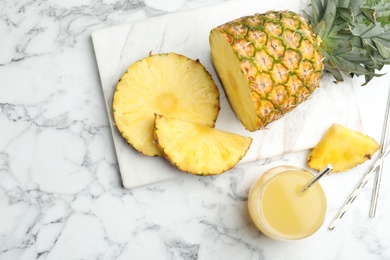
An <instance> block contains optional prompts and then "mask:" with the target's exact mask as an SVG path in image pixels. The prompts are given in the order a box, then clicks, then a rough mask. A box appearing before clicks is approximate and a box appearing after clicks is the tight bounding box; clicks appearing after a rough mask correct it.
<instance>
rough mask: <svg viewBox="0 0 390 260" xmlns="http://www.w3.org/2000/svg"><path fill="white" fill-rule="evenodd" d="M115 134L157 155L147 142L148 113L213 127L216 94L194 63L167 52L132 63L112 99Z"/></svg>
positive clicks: (150, 123)
mask: <svg viewBox="0 0 390 260" xmlns="http://www.w3.org/2000/svg"><path fill="white" fill-rule="evenodd" d="M113 112H114V120H115V123H116V125H117V127H118V130H119V131H120V133H121V134H122V135H123V137H124V138H125V139H126V141H127V142H128V143H129V144H130V145H132V146H133V147H134V148H135V149H136V150H138V151H139V152H141V153H142V154H145V155H148V156H159V155H161V151H160V149H158V147H157V146H156V144H155V143H154V142H153V139H154V126H153V120H154V114H155V113H158V114H163V115H166V116H172V117H175V118H179V119H183V120H188V121H190V122H192V123H196V124H204V125H208V126H210V127H213V126H214V124H215V120H216V119H217V116H218V112H219V90H218V87H217V85H216V84H215V82H214V80H213V79H212V77H211V75H210V74H209V73H208V72H207V71H206V70H205V68H204V67H203V66H202V64H200V62H199V61H194V60H191V59H189V58H187V57H185V56H183V55H179V54H175V53H168V54H156V55H150V56H148V57H146V58H144V59H142V60H139V61H137V62H135V63H134V64H132V65H131V66H130V67H129V68H128V70H127V72H126V73H125V74H124V75H123V76H122V78H121V79H120V80H119V82H118V85H117V86H116V91H115V94H114V100H113Z"/></svg>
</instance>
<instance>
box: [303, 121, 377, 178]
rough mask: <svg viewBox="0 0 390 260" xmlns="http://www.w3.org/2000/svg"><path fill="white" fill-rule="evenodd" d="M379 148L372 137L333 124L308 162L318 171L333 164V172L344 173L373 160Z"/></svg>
mask: <svg viewBox="0 0 390 260" xmlns="http://www.w3.org/2000/svg"><path fill="white" fill-rule="evenodd" d="M379 147H380V146H379V144H378V143H377V142H376V141H375V140H374V139H372V138H371V137H369V136H367V135H364V134H362V133H360V132H358V131H355V130H352V129H349V128H347V127H345V126H342V125H340V124H333V125H332V126H331V127H330V128H329V129H328V130H327V131H326V133H325V134H324V136H323V137H322V138H321V140H320V141H319V142H318V143H317V145H316V146H315V147H314V148H313V149H312V150H311V152H310V153H309V155H308V159H307V162H308V165H309V167H310V168H312V169H315V170H317V171H321V170H322V169H324V168H325V167H326V166H327V165H328V164H331V165H332V166H333V169H332V170H331V172H344V171H347V170H349V169H352V168H354V167H355V166H357V165H358V164H362V163H364V162H365V161H367V160H369V159H371V157H372V156H373V155H374V153H375V152H376V151H378V149H379Z"/></svg>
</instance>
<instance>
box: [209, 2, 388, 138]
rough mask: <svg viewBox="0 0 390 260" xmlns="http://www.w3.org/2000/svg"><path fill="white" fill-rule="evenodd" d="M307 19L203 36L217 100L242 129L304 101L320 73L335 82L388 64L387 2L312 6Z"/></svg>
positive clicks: (262, 22) (272, 19) (267, 18)
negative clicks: (219, 94) (219, 89)
mask: <svg viewBox="0 0 390 260" xmlns="http://www.w3.org/2000/svg"><path fill="white" fill-rule="evenodd" d="M311 8H312V13H311V15H307V14H306V15H305V16H306V18H304V17H303V16H301V15H299V14H297V13H295V12H292V11H268V12H265V13H262V14H254V15H249V16H245V17H241V18H238V19H235V20H232V21H230V22H227V23H225V24H222V25H220V26H218V27H216V28H214V29H212V30H211V32H210V37H209V41H210V52H211V56H212V60H213V63H214V66H215V69H216V71H217V74H218V76H219V78H220V80H221V83H222V86H223V88H224V91H225V94H226V96H227V98H228V100H229V103H230V105H231V107H232V109H233V110H234V112H235V113H236V115H237V117H238V118H239V120H240V121H241V123H242V124H243V125H244V127H245V128H246V129H247V130H249V131H256V130H258V129H262V128H265V127H266V126H267V125H268V124H269V123H271V122H273V121H275V120H277V119H279V118H281V117H282V116H283V115H285V114H286V113H288V112H289V111H291V110H293V109H294V108H295V107H297V106H298V105H299V104H300V103H302V102H304V101H305V100H307V99H309V98H310V96H311V95H312V93H313V91H315V89H317V88H318V87H319V84H320V80H321V78H322V76H323V72H324V71H327V72H330V73H331V74H332V75H333V76H334V77H335V79H336V82H340V81H343V76H348V77H353V76H354V75H357V76H359V75H364V77H365V81H366V82H365V84H366V83H368V82H369V81H370V80H371V79H372V78H373V77H375V76H379V75H378V74H377V72H376V71H378V70H381V69H382V67H383V66H384V65H385V64H390V16H389V12H388V10H390V1H387V0H378V1H366V0H356V1H341V0H328V1H323V0H312V1H311Z"/></svg>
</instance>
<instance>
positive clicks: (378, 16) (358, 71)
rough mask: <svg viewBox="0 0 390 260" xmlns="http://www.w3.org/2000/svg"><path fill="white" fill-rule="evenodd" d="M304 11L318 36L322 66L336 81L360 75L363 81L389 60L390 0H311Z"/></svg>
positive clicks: (371, 76)
mask: <svg viewBox="0 0 390 260" xmlns="http://www.w3.org/2000/svg"><path fill="white" fill-rule="evenodd" d="M311 11H312V12H311V15H308V14H305V16H306V19H308V21H309V23H310V24H311V26H312V27H313V30H314V32H315V33H316V34H317V35H318V36H319V37H320V39H321V41H322V42H321V46H320V48H321V52H322V55H323V56H324V57H325V60H324V65H325V70H327V71H329V72H330V73H332V74H333V76H334V77H335V79H336V82H340V81H343V74H344V75H346V76H349V77H353V76H354V75H357V76H359V75H364V76H365V83H364V84H363V85H366V84H367V83H368V82H369V81H370V80H371V79H372V78H373V77H376V76H381V75H383V74H377V73H376V71H379V70H381V69H382V68H383V66H384V65H386V64H390V0H329V1H326V0H311Z"/></svg>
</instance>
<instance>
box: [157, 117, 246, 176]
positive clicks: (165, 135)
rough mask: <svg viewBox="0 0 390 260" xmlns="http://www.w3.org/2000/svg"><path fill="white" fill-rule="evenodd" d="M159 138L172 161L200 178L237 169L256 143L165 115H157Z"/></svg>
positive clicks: (163, 149) (158, 141) (167, 156)
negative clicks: (237, 165)
mask: <svg viewBox="0 0 390 260" xmlns="http://www.w3.org/2000/svg"><path fill="white" fill-rule="evenodd" d="M155 139H156V143H157V144H158V145H159V147H160V148H161V150H162V151H163V152H164V155H165V157H166V158H167V159H168V161H170V162H171V163H172V164H173V165H175V166H176V167H177V168H179V169H180V170H181V171H184V172H188V173H192V174H196V175H215V174H220V173H222V172H225V171H227V170H229V169H231V168H233V167H234V166H235V165H236V164H237V163H238V162H239V161H240V160H241V159H242V158H243V157H244V155H245V154H246V152H247V151H248V149H249V147H250V144H251V143H252V139H251V138H250V137H245V136H241V135H237V134H233V133H228V132H223V131H220V130H216V129H214V128H212V127H209V126H205V125H198V124H193V123H190V122H186V121H183V120H179V119H175V118H171V117H165V116H162V115H155Z"/></svg>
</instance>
